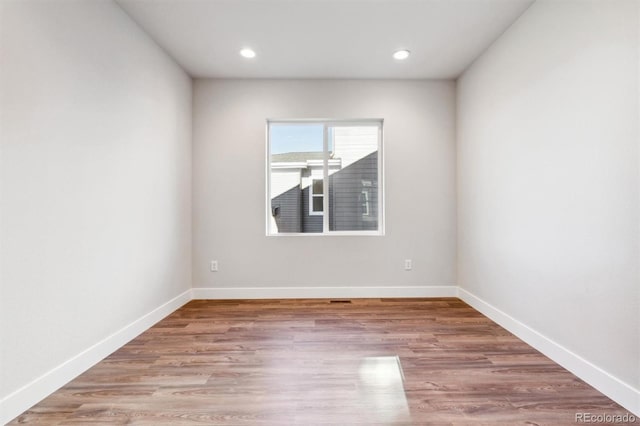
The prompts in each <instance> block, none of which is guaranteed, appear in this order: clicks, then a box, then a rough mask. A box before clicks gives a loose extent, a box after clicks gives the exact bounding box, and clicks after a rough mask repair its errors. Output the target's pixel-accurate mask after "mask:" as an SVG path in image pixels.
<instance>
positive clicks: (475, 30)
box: [117, 0, 534, 79]
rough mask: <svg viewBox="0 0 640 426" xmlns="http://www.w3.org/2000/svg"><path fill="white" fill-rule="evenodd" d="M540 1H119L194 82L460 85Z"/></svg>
mask: <svg viewBox="0 0 640 426" xmlns="http://www.w3.org/2000/svg"><path fill="white" fill-rule="evenodd" d="M533 1H534V0H340V1H338V0H117V2H118V3H119V4H120V5H121V6H122V8H123V9H124V10H125V11H126V12H127V13H128V14H129V15H130V16H131V17H132V18H133V19H134V20H135V21H136V22H137V23H138V24H139V25H140V26H141V27H142V28H144V29H145V30H146V31H147V33H149V34H150V35H151V37H152V38H153V39H154V40H155V41H156V42H157V43H158V44H159V45H160V46H162V47H163V48H164V49H165V50H166V51H167V52H168V53H169V54H170V55H171V56H173V57H174V58H175V59H176V61H178V63H179V64H180V65H181V66H182V67H183V68H184V69H185V70H186V71H187V72H188V73H189V74H191V75H192V76H194V77H220V78H230V77H233V78H399V79H402V78H445V79H448V78H455V77H457V76H458V75H460V73H462V71H464V69H465V68H466V67H467V66H468V65H469V64H470V63H471V62H472V61H473V60H474V59H475V58H476V57H478V55H479V54H480V53H482V51H484V50H485V49H486V48H487V47H488V46H489V45H490V44H491V43H492V42H493V41H494V40H495V39H496V38H498V37H499V36H500V34H502V32H504V31H505V30H506V29H507V28H508V27H509V25H511V23H513V22H514V21H515V20H516V19H517V18H518V17H519V16H520V15H521V14H522V13H523V12H524V11H525V10H526V9H527V7H529V5H530V4H531V3H532V2H533ZM245 46H250V47H252V48H253V49H254V50H255V51H256V52H257V57H256V58H254V59H251V60H247V59H244V58H242V57H241V56H240V55H239V54H238V51H239V50H240V49H241V48H242V47H245ZM397 49H409V50H410V51H411V56H410V58H409V59H408V60H406V61H404V62H400V61H396V60H394V59H393V58H392V57H391V55H392V53H393V52H394V51H395V50H397Z"/></svg>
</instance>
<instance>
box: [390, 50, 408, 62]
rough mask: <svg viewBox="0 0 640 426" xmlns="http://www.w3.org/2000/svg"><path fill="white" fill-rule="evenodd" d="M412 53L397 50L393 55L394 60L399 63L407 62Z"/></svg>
mask: <svg viewBox="0 0 640 426" xmlns="http://www.w3.org/2000/svg"><path fill="white" fill-rule="evenodd" d="M410 53H411V52H409V51H408V50H404V49H403V50H396V51H395V52H394V53H393V59H397V60H399V61H402V60H405V59H407V58H408V57H409V54H410Z"/></svg>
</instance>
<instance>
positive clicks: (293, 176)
mask: <svg viewBox="0 0 640 426" xmlns="http://www.w3.org/2000/svg"><path fill="white" fill-rule="evenodd" d="M322 151H323V124H321V123H320V124H317V123H313V124H281V123H271V124H269V153H270V156H271V157H270V164H271V169H270V171H269V173H270V176H269V180H270V182H269V187H270V194H269V196H270V198H271V212H269V213H268V214H269V215H270V217H269V230H270V232H271V233H286V232H302V233H306V232H322V215H321V214H320V215H318V214H316V215H311V214H310V213H312V211H311V209H310V208H311V202H310V199H311V194H310V191H311V185H312V178H311V176H312V174H313V175H314V176H318V175H319V176H322V173H323V172H322V167H323V161H322V160H323V152H322ZM320 182H321V183H322V180H321V181H320ZM321 193H322V187H321V189H320V194H321ZM314 198H315V197H314ZM320 200H322V198H320ZM320 211H322V208H321V209H320Z"/></svg>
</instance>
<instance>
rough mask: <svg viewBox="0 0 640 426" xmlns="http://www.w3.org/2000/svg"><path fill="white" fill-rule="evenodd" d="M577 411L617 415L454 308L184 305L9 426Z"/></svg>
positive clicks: (564, 414) (437, 303)
mask: <svg viewBox="0 0 640 426" xmlns="http://www.w3.org/2000/svg"><path fill="white" fill-rule="evenodd" d="M396 357H397V358H396ZM403 376H404V377H403ZM577 412H589V413H593V414H603V413H606V414H624V413H626V410H624V409H622V408H621V407H620V406H618V405H617V404H615V403H614V402H612V401H611V400H610V399H608V398H607V397H605V396H604V395H602V394H601V393H599V392H597V391H596V390H594V389H593V388H591V387H590V386H588V385H587V384H585V383H584V382H582V381H581V380H580V379H578V378H576V377H575V376H573V375H572V374H571V373H569V372H568V371H566V370H564V369H563V368H562V367H560V366H558V365H557V364H555V363H553V362H552V361H550V360H549V359H548V358H546V357H544V356H543V355H541V354H540V353H539V352H537V351H536V350H534V349H532V348H531V347H530V346H528V345H526V344H525V343H523V342H522V341H520V340H519V339H517V338H516V337H514V336H513V335H512V334H510V333H509V332H507V331H505V330H504V329H502V328H501V327H499V326H497V325H496V324H494V323H493V322H491V321H490V320H489V319H487V318H486V317H484V316H482V315H481V314H479V313H478V312H476V311H475V310H473V309H472V308H470V307H469V306H468V305H466V304H465V303H463V302H461V301H460V300H458V299H454V298H442V299H382V300H380V299H361V300H353V301H352V302H351V303H330V301H329V300H318V299H316V300H282V301H275V300H271V301H269V300H260V301H256V300H254V301H192V302H190V303H188V304H187V305H185V306H183V307H182V308H180V309H179V310H177V311H176V312H174V313H173V314H172V315H170V316H169V317H167V318H165V319H164V320H163V321H161V322H159V323H158V324H157V325H155V326H154V327H152V328H151V329H149V330H148V331H146V332H145V333H143V334H142V335H140V336H139V337H137V338H136V339H134V340H133V341H131V342H130V343H128V344H127V345H125V346H124V347H122V348H121V349H119V350H118V351H116V352H115V353H113V354H112V355H110V356H109V357H107V358H106V359H104V360H103V361H102V362H100V363H99V364H97V365H96V366H94V367H93V368H91V369H90V370H89V371H87V372H86V373H84V374H82V375H81V376H79V377H78V378H76V379H75V380H73V381H72V382H70V383H69V384H68V385H66V386H65V387H63V388H62V389H60V390H58V391H57V392H55V393H54V394H53V395H51V396H49V397H48V398H46V399H45V400H43V401H42V402H40V403H39V404H37V405H36V406H34V407H33V408H31V409H30V410H28V411H27V412H25V413H24V414H22V415H21V416H19V417H18V418H16V419H15V420H14V422H13V423H34V424H46V425H58V424H60V425H70V424H101V423H104V424H148V425H160V424H167V425H181V424H206V425H217V424H220V425H223V424H233V425H263V424H269V425H312V424H319V425H320V424H333V425H349V424H367V425H369V424H371V425H373V424H415V425H431V424H434V425H436V424H499V423H502V424H530V425H533V424H548V425H559V424H575V415H576V413H577Z"/></svg>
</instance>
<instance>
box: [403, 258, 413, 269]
mask: <svg viewBox="0 0 640 426" xmlns="http://www.w3.org/2000/svg"><path fill="white" fill-rule="evenodd" d="M411 269H413V262H411V259H405V260H404V270H405V271H410V270H411Z"/></svg>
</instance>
